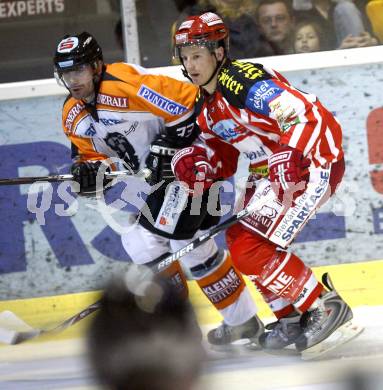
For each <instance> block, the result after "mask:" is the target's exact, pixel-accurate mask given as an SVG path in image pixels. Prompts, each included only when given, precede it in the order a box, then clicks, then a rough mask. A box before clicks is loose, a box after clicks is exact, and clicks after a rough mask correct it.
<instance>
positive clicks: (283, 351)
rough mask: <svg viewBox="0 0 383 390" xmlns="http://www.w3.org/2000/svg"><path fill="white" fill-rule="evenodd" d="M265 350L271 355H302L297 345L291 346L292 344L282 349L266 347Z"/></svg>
mask: <svg viewBox="0 0 383 390" xmlns="http://www.w3.org/2000/svg"><path fill="white" fill-rule="evenodd" d="M263 352H266V353H268V354H269V355H276V356H300V355H301V352H299V351H298V350H297V349H296V348H295V347H290V346H289V347H285V348H281V349H271V348H264V349H263Z"/></svg>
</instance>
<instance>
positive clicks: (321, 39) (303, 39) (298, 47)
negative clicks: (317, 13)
mask: <svg viewBox="0 0 383 390" xmlns="http://www.w3.org/2000/svg"><path fill="white" fill-rule="evenodd" d="M321 50H328V45H327V41H326V37H325V35H324V33H323V30H322V28H321V26H320V25H319V24H318V23H316V22H313V21H310V20H302V21H301V22H299V23H298V24H297V25H296V27H295V31H294V51H295V53H312V52H315V51H321Z"/></svg>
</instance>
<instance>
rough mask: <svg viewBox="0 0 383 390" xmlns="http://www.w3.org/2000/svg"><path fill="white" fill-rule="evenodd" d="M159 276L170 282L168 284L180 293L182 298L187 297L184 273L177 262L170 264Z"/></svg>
mask: <svg viewBox="0 0 383 390" xmlns="http://www.w3.org/2000/svg"><path fill="white" fill-rule="evenodd" d="M160 274H161V275H163V276H165V277H166V278H168V279H169V280H170V282H171V283H172V284H173V285H174V286H175V287H176V289H177V291H178V292H179V293H180V295H181V297H184V298H185V299H186V298H187V297H188V295H189V288H188V285H187V282H186V277H185V274H184V271H183V270H182V268H181V265H180V262H179V261H178V260H177V261H174V262H173V263H171V264H170V266H169V267H167V268H165V269H164V270H163V271H161V272H160Z"/></svg>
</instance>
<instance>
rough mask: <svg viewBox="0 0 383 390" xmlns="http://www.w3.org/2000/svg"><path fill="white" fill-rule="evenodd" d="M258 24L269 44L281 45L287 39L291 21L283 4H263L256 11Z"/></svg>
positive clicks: (291, 25)
mask: <svg viewBox="0 0 383 390" xmlns="http://www.w3.org/2000/svg"><path fill="white" fill-rule="evenodd" d="M258 23H259V27H260V28H261V30H262V32H263V34H264V35H265V37H266V39H267V40H268V41H269V42H273V43H276V44H282V43H283V42H285V41H287V40H288V39H289V36H290V34H291V31H292V27H293V21H292V18H291V16H290V14H289V11H288V9H287V8H286V6H285V4H284V3H282V2H281V3H273V4H263V5H261V6H260V7H259V9H258Z"/></svg>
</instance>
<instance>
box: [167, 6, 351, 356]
mask: <svg viewBox="0 0 383 390" xmlns="http://www.w3.org/2000/svg"><path fill="white" fill-rule="evenodd" d="M174 42H175V48H176V53H175V54H176V55H177V56H178V57H179V59H180V61H181V63H182V64H183V66H184V73H185V74H187V75H188V77H189V78H190V79H191V80H192V82H193V83H194V84H196V85H198V86H199V87H200V91H199V94H198V96H197V101H196V115H197V123H198V125H199V127H200V130H201V135H200V137H199V138H200V140H199V141H198V142H195V143H194V144H193V145H192V146H189V147H187V148H185V149H183V150H181V151H179V152H177V153H176V154H175V156H174V157H173V160H172V166H173V170H174V172H175V175H176V177H177V178H178V179H179V180H182V181H184V182H186V183H187V184H188V185H189V186H190V187H191V188H193V186H194V185H195V184H196V183H199V184H200V185H201V184H203V186H204V188H205V189H206V190H207V189H208V188H209V187H211V186H212V185H213V183H214V181H215V180H217V179H219V178H227V177H229V176H231V175H233V174H234V173H235V170H236V161H237V160H238V157H239V155H240V154H242V155H243V156H244V157H247V159H248V161H249V171H250V177H249V180H248V183H247V184H248V186H247V190H246V193H245V196H244V202H245V204H247V203H248V202H253V201H256V200H257V199H259V198H262V197H264V196H265V195H266V194H268V193H269V192H270V191H274V192H275V196H274V199H272V200H270V201H269V202H268V203H267V204H266V205H265V206H264V207H263V208H262V210H261V211H260V212H257V213H253V214H252V215H251V216H249V217H247V218H245V219H244V220H241V221H240V223H239V224H237V225H235V226H233V227H231V228H230V229H228V231H227V243H228V247H229V249H230V252H231V256H232V259H233V262H234V264H235V265H236V266H237V268H238V269H239V270H240V271H241V272H242V273H244V274H246V275H248V276H249V277H250V279H251V280H253V281H254V283H255V284H256V286H257V287H258V289H259V290H260V292H261V293H262V294H263V296H264V298H265V300H266V301H267V302H268V303H269V305H270V307H271V309H272V310H273V312H274V313H275V315H276V317H277V318H278V321H277V322H276V323H273V324H272V325H271V329H270V332H265V333H264V334H263V335H262V336H261V338H260V342H261V344H262V345H263V346H264V347H265V348H269V349H279V348H284V347H286V346H288V345H290V344H294V343H295V346H296V348H297V349H298V350H300V351H303V350H305V349H307V348H310V347H312V346H314V345H317V344H319V343H320V342H322V341H323V340H325V339H326V338H327V337H329V336H330V335H331V334H332V333H333V332H334V331H335V330H336V329H337V328H339V327H341V326H343V325H344V324H346V323H347V325H348V322H349V320H350V319H351V318H352V311H351V309H350V307H349V306H348V305H347V304H346V303H345V302H344V301H343V300H342V299H341V297H340V296H339V295H338V294H337V293H336V292H335V291H334V290H333V287H332V285H331V281H330V280H329V279H324V280H323V283H324V284H325V286H326V287H327V289H325V288H324V286H323V285H322V284H321V283H320V282H319V281H318V280H317V279H316V277H315V276H314V274H313V272H312V270H311V269H310V267H308V266H307V265H305V264H304V263H303V261H302V260H301V259H300V258H299V257H298V256H296V255H295V254H294V253H291V252H288V251H287V250H286V248H287V247H288V246H289V244H290V243H291V242H292V240H293V239H294V237H296V235H297V233H298V232H299V231H300V230H301V229H302V227H303V226H304V225H305V224H306V222H307V221H308V220H309V218H310V216H312V215H313V213H314V212H315V211H316V210H317V209H318V207H319V206H320V205H321V204H323V203H324V202H325V201H326V200H327V199H328V198H329V196H331V195H332V194H333V193H334V191H335V189H336V187H337V185H338V184H339V183H340V181H341V179H342V177H343V174H344V168H345V164H344V158H343V150H342V129H341V127H340V125H339V123H338V121H337V120H336V119H335V117H334V116H333V115H332V114H331V113H330V112H329V111H328V110H327V109H326V108H325V107H324V106H323V105H322V104H321V103H320V101H319V100H318V99H317V97H316V96H314V95H312V94H308V93H305V92H302V91H299V90H297V89H296V88H294V87H293V86H291V85H290V84H289V83H288V81H287V80H286V79H285V78H284V77H283V76H282V75H280V74H279V73H278V72H276V71H274V70H272V69H267V68H266V67H264V66H263V65H261V64H256V63H251V62H242V61H238V60H231V59H229V57H228V30H227V28H226V26H225V24H224V23H223V21H222V20H221V19H220V17H219V16H217V15H216V14H214V13H205V14H203V15H200V16H192V17H189V18H188V19H187V20H185V21H184V22H183V23H182V24H181V25H180V27H179V29H178V31H177V32H176V33H175V39H174ZM201 141H202V142H201ZM230 149H231V152H230ZM233 168H234V169H233ZM345 326H346V325H345ZM218 331H219V330H217V332H218Z"/></svg>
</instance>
